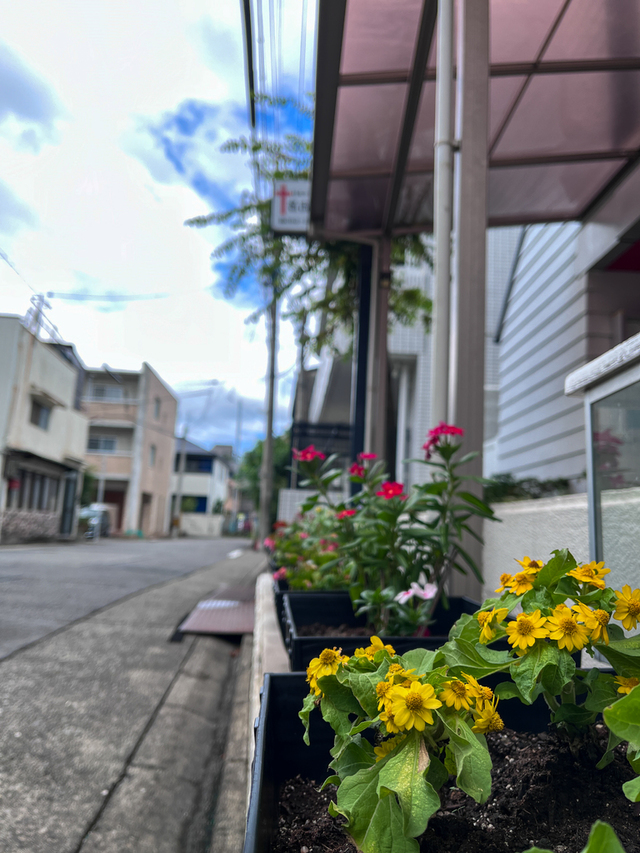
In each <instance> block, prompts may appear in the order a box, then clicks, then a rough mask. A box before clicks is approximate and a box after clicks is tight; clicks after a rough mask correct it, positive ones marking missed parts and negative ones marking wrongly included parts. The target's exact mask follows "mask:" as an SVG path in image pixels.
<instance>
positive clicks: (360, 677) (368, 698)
mask: <svg viewBox="0 0 640 853" xmlns="http://www.w3.org/2000/svg"><path fill="white" fill-rule="evenodd" d="M388 669H389V661H388V659H386V658H385V659H383V662H382V664H381V665H380V666H379V667H378V668H377V669H376V670H375V672H350V673H349V674H348V678H349V686H350V687H351V690H352V691H353V695H354V696H355V698H356V699H357V700H358V702H359V704H360V705H361V706H362V708H363V710H364V712H365V714H367V716H369V717H377V716H378V697H377V696H376V685H377V683H378V682H379V681H382V680H383V679H384V677H385V675H386V674H387V671H388Z"/></svg>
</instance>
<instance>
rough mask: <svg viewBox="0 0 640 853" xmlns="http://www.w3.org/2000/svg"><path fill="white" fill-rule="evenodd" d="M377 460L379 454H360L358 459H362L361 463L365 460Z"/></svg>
mask: <svg viewBox="0 0 640 853" xmlns="http://www.w3.org/2000/svg"><path fill="white" fill-rule="evenodd" d="M377 458H378V454H377V453H358V459H360V461H363V460H365V459H377Z"/></svg>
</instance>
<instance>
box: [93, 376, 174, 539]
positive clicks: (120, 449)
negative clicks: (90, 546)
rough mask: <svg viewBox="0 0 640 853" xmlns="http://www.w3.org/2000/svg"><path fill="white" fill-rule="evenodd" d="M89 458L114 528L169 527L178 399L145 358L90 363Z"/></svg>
mask: <svg viewBox="0 0 640 853" xmlns="http://www.w3.org/2000/svg"><path fill="white" fill-rule="evenodd" d="M83 407H84V410H85V412H86V414H87V416H88V418H89V436H88V441H87V447H86V453H85V461H86V465H87V470H88V471H89V472H90V473H91V474H92V475H93V476H94V477H96V479H97V496H96V500H97V502H98V503H105V504H108V505H109V506H110V507H111V509H112V518H113V530H114V532H121V533H128V534H132V533H134V534H135V533H139V534H142V535H145V536H163V535H166V534H167V533H168V532H169V523H170V518H169V513H170V501H169V495H170V487H171V472H172V467H173V458H174V433H175V422H176V414H177V410H178V401H177V399H176V397H175V395H174V393H173V392H172V391H171V389H170V388H169V387H168V386H167V385H165V383H164V382H163V381H162V380H161V379H160V377H159V376H158V374H157V373H156V372H155V371H154V370H153V368H152V367H150V365H148V364H147V363H146V362H145V363H144V364H143V365H142V368H141V370H115V369H114V370H111V369H108V368H102V369H98V370H96V369H89V370H87V373H86V379H85V389H84V400H83Z"/></svg>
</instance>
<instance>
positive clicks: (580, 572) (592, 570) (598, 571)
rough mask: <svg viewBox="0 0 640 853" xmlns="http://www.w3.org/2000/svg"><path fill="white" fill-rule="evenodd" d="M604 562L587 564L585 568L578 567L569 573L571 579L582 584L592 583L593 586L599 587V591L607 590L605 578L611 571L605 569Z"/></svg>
mask: <svg viewBox="0 0 640 853" xmlns="http://www.w3.org/2000/svg"><path fill="white" fill-rule="evenodd" d="M603 566H604V560H603V561H602V563H596V561H595V560H593V561H592V562H591V563H585V564H584V565H583V566H578V567H577V568H575V569H572V570H571V571H570V572H567V574H568V575H569V577H570V578H575V579H576V580H578V581H580V583H590V584H591V585H592V586H597V587H598V589H604V588H605V582H604V576H605V575H608V574H609V572H610V571H611V569H603V568H602V567H603Z"/></svg>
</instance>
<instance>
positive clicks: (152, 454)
mask: <svg viewBox="0 0 640 853" xmlns="http://www.w3.org/2000/svg"><path fill="white" fill-rule="evenodd" d="M155 464H156V446H155V444H152V445H151V447H150V448H149V465H150V467H151V468H154V467H155Z"/></svg>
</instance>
